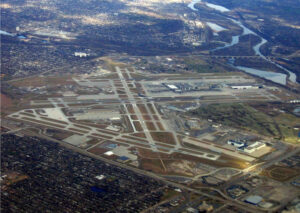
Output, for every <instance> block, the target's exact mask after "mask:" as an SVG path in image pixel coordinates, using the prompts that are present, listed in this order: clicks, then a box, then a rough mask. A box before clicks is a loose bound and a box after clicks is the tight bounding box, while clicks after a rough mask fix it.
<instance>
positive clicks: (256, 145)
mask: <svg viewBox="0 0 300 213" xmlns="http://www.w3.org/2000/svg"><path fill="white" fill-rule="evenodd" d="M265 146H266V144H265V143H263V142H260V141H257V142H255V143H253V144H251V145H249V146H247V147H245V148H244V149H243V151H244V152H246V153H252V152H254V151H256V150H259V149H261V148H263V147H265Z"/></svg>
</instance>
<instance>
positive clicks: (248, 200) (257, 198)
mask: <svg viewBox="0 0 300 213" xmlns="http://www.w3.org/2000/svg"><path fill="white" fill-rule="evenodd" d="M262 200H263V198H262V197H261V196H259V195H250V196H248V197H247V198H246V199H245V202H246V203H250V204H252V205H258V204H259V203H260V202H261V201H262Z"/></svg>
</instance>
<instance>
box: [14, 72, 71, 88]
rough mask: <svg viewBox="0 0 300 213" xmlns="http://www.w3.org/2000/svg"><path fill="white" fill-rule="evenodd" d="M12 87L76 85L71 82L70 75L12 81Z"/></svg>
mask: <svg viewBox="0 0 300 213" xmlns="http://www.w3.org/2000/svg"><path fill="white" fill-rule="evenodd" d="M11 84H12V85H13V86H16V87H29V86H32V87H41V86H45V85H47V86H57V85H71V84H73V85H74V84H76V82H74V81H73V80H72V76H71V75H67V76H58V77H32V78H25V79H22V80H19V81H14V82H12V83H11Z"/></svg>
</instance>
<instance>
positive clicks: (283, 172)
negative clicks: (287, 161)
mask: <svg viewBox="0 0 300 213" xmlns="http://www.w3.org/2000/svg"><path fill="white" fill-rule="evenodd" d="M299 174H300V171H299V170H297V169H291V168H287V167H281V166H271V167H269V168H268V169H266V170H264V171H263V172H262V175H265V176H267V177H269V178H272V179H274V180H278V181H287V180H289V179H291V178H293V177H295V176H297V175H299Z"/></svg>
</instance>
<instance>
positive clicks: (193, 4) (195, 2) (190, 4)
mask: <svg viewBox="0 0 300 213" xmlns="http://www.w3.org/2000/svg"><path fill="white" fill-rule="evenodd" d="M199 2H202V0H192V2H191V3H189V4H188V7H189V8H191V9H192V10H194V11H198V10H197V9H196V8H195V7H194V6H195V4H197V3H199ZM205 5H206V6H207V7H209V8H212V9H215V10H218V11H220V12H222V13H224V12H229V11H230V10H229V9H227V8H226V7H223V6H220V5H216V4H211V3H205Z"/></svg>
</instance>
